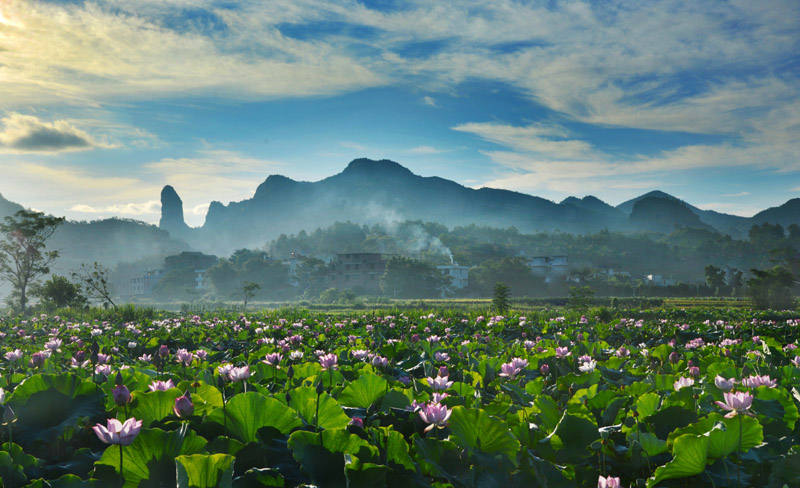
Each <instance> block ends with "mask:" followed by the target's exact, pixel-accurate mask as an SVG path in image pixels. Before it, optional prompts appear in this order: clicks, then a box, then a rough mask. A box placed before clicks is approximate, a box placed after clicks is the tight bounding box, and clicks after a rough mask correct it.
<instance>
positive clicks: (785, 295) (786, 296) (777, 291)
mask: <svg viewBox="0 0 800 488" xmlns="http://www.w3.org/2000/svg"><path fill="white" fill-rule="evenodd" d="M750 271H751V272H752V273H753V276H752V278H750V279H749V280H747V292H748V295H750V298H752V299H753V302H754V304H755V306H756V308H760V309H767V308H771V309H775V310H785V309H792V308H794V298H793V297H792V286H793V284H794V281H793V276H792V273H791V272H790V271H789V270H788V269H786V268H784V267H783V266H775V267H773V268H769V269H752V270H750Z"/></svg>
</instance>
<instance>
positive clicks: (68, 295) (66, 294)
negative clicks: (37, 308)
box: [32, 275, 86, 310]
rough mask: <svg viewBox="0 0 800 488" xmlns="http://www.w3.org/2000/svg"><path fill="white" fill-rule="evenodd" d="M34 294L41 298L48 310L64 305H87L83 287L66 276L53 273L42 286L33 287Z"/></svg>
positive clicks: (80, 306)
mask: <svg viewBox="0 0 800 488" xmlns="http://www.w3.org/2000/svg"><path fill="white" fill-rule="evenodd" d="M32 294H33V295H35V296H36V297H38V298H39V300H41V302H42V305H43V306H44V307H45V309H47V310H55V309H57V308H64V307H73V308H82V307H84V306H85V305H86V297H84V296H83V294H82V293H81V287H80V286H78V285H76V284H74V283H72V282H70V281H69V280H68V279H67V278H66V277H64V276H57V275H52V277H51V278H50V279H49V280H47V281H46V282H44V283H43V284H42V285H41V286H36V287H35V288H32Z"/></svg>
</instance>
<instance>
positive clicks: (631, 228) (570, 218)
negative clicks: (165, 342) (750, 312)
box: [0, 159, 800, 268]
mask: <svg viewBox="0 0 800 488" xmlns="http://www.w3.org/2000/svg"><path fill="white" fill-rule="evenodd" d="M22 208H23V206H22V205H20V204H17V203H14V202H10V201H8V200H6V199H4V198H3V197H2V196H0V219H2V218H3V217H5V216H9V215H13V214H14V213H15V212H16V211H17V210H20V209H22ZM161 214H162V215H161V220H160V223H159V226H158V227H156V226H153V225H150V224H146V223H143V222H137V221H133V220H127V219H118V218H112V219H104V220H97V221H92V222H70V221H68V222H65V223H64V225H62V226H61V227H60V228H59V229H58V231H57V232H56V234H55V235H54V236H53V241H52V245H53V248H55V249H63V250H64V251H62V259H61V260H60V262H61V263H62V265H61V266H60V267H68V268H75V267H77V266H78V265H79V264H80V263H84V262H87V263H91V262H93V261H98V262H101V263H105V264H108V265H110V264H114V263H119V262H129V263H130V262H135V261H142V260H149V259H152V260H154V262H155V260H156V259H157V257H158V256H161V257H163V256H164V255H166V254H168V253H174V252H180V251H183V250H187V249H189V248H192V249H195V250H200V251H204V252H210V253H214V254H217V255H220V256H226V255H229V254H230V253H231V252H232V251H233V250H235V249H241V248H263V247H264V245H265V244H266V243H267V242H268V241H270V240H272V239H275V238H277V237H278V236H279V235H280V234H292V233H297V232H299V231H301V230H305V231H307V232H312V231H313V230H315V229H317V228H318V227H327V226H329V225H330V224H332V223H334V222H336V221H341V222H344V221H350V222H355V223H359V224H375V223H381V224H387V223H391V222H399V221H405V220H423V221H428V222H439V223H441V224H444V225H447V226H448V227H451V228H452V227H454V226H459V225H470V224H478V225H487V226H491V227H510V226H514V227H516V228H517V229H518V230H520V231H521V232H524V233H533V232H541V231H561V232H566V233H576V234H585V233H593V232H598V231H600V230H603V229H608V230H609V231H619V232H652V233H662V234H667V233H670V232H672V231H674V230H675V229H676V228H680V227H688V228H698V229H705V230H708V231H713V232H718V233H720V234H728V235H730V236H731V237H734V238H746V237H747V233H748V231H749V229H750V227H751V226H752V225H754V224H763V223H767V222H769V223H773V224H780V225H782V226H783V227H784V228H786V227H788V226H789V225H791V224H798V225H800V199H797V198H796V199H792V200H789V201H787V202H786V203H784V204H783V205H781V206H779V207H774V208H770V209H767V210H764V211H762V212H759V213H758V214H756V215H754V216H753V217H740V216H736V215H728V214H724V213H720V212H715V211H712V210H701V209H699V208H697V207H695V206H693V205H691V204H689V203H687V202H685V201H683V200H680V199H678V198H676V197H674V196H672V195H669V194H667V193H664V192H661V191H652V192H649V193H646V194H644V195H641V196H639V197H636V198H634V199H631V200H628V201H626V202H623V203H621V204H619V205H617V206H612V205H609V204H607V203H605V202H603V201H602V200H600V199H598V198H596V197H593V196H586V197H583V198H576V197H568V198H566V199H564V200H563V201H561V202H558V203H556V202H553V201H550V200H546V199H544V198H540V197H536V196H532V195H527V194H524V193H518V192H514V191H509V190H499V189H492V188H480V189H473V188H468V187H465V186H462V185H460V184H458V183H455V182H453V181H450V180H446V179H443V178H438V177H422V176H419V175H416V174H414V173H412V172H411V171H410V170H408V169H407V168H405V167H403V166H402V165H400V164H398V163H396V162H394V161H389V160H380V161H375V160H370V159H356V160H353V161H352V162H350V164H348V165H347V167H346V168H345V169H344V171H342V172H341V173H339V174H336V175H333V176H330V177H328V178H325V179H323V180H320V181H317V182H306V181H295V180H292V179H290V178H287V177H285V176H280V175H272V176H269V177H268V178H267V179H266V180H265V181H264V182H263V183H261V184H260V185H259V186H258V188H257V190H256V192H255V194H254V196H253V197H252V198H250V199H246V200H242V201H239V202H231V203H229V204H227V205H224V204H222V203H220V202H216V201H215V202H212V203H211V205H210V206H209V209H208V213H207V215H206V219H205V223H204V224H203V225H202V226H201V227H197V228H191V227H189V226H188V225H186V223H185V221H184V217H183V202H182V201H181V199H180V196H179V195H178V193H177V192H176V191H175V190H174V189H173V188H172V187H171V186H165V187H164V189H163V190H162V192H161Z"/></svg>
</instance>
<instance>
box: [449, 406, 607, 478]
mask: <svg viewBox="0 0 800 488" xmlns="http://www.w3.org/2000/svg"><path fill="white" fill-rule="evenodd" d="M449 426H450V432H451V433H452V434H451V440H452V441H453V442H454V443H455V444H457V445H459V446H461V447H463V448H465V449H467V451H469V452H470V454H472V455H476V454H489V455H496V454H500V455H502V456H504V457H505V458H507V459H508V460H509V461H510V462H511V464H513V465H514V466H517V453H518V452H519V450H520V444H519V441H518V440H517V439H516V438H515V437H514V434H512V433H511V431H510V430H509V429H508V425H507V424H506V423H505V422H504V421H502V420H500V419H497V418H494V417H491V416H490V415H489V414H488V413H486V411H484V410H480V409H475V408H464V407H454V408H453V410H452V413H451V414H450V421H449ZM596 430H597V429H596V428H595V431H596Z"/></svg>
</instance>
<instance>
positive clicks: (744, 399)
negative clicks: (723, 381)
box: [714, 391, 753, 419]
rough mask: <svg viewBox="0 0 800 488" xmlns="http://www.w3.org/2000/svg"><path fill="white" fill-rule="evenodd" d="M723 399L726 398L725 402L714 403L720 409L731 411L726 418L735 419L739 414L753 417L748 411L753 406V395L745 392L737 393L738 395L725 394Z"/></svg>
mask: <svg viewBox="0 0 800 488" xmlns="http://www.w3.org/2000/svg"><path fill="white" fill-rule="evenodd" d="M723 397H725V402H724V403H723V402H714V403H716V404H717V406H719V407H720V408H723V409H724V410H728V411H730V413H728V414H727V415H725V417H726V418H729V419H730V418H733V417H735V416H736V415H737V414H744V415H750V416H753V414H752V413H750V412H748V411H747V410H749V409H750V406H751V405H752V404H753V395H751V394H749V393H747V392H744V391H737V392H736V393H724V394H723Z"/></svg>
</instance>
